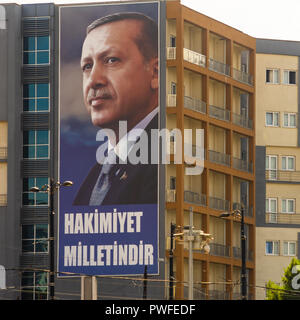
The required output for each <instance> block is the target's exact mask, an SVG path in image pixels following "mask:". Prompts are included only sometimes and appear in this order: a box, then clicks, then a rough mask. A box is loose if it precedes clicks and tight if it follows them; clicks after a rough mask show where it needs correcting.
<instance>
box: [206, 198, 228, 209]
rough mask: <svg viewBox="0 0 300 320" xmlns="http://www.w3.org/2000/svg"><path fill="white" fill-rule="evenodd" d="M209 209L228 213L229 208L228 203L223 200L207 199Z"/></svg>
mask: <svg viewBox="0 0 300 320" xmlns="http://www.w3.org/2000/svg"><path fill="white" fill-rule="evenodd" d="M209 207H210V208H211V209H215V210H222V211H228V210H229V208H230V202H229V201H228V200H225V199H220V198H215V197H209Z"/></svg>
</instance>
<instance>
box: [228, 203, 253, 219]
mask: <svg viewBox="0 0 300 320" xmlns="http://www.w3.org/2000/svg"><path fill="white" fill-rule="evenodd" d="M241 208H242V204H241V203H239V202H234V203H233V204H232V209H233V210H241ZM244 214H245V216H246V217H250V218H251V217H253V207H249V206H244Z"/></svg>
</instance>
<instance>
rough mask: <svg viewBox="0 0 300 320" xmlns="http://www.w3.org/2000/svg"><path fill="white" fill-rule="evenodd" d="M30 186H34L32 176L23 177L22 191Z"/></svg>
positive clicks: (27, 189)
mask: <svg viewBox="0 0 300 320" xmlns="http://www.w3.org/2000/svg"><path fill="white" fill-rule="evenodd" d="M32 187H35V180H34V178H24V179H23V191H29V189H30V188H32Z"/></svg>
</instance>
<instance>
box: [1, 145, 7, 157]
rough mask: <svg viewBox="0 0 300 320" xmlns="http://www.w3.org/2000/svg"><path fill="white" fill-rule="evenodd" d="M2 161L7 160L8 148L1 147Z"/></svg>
mask: <svg viewBox="0 0 300 320" xmlns="http://www.w3.org/2000/svg"><path fill="white" fill-rule="evenodd" d="M0 159H1V160H3V159H7V147H0Z"/></svg>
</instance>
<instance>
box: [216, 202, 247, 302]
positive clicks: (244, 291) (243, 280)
mask: <svg viewBox="0 0 300 320" xmlns="http://www.w3.org/2000/svg"><path fill="white" fill-rule="evenodd" d="M229 216H234V217H238V218H240V219H241V251H242V270H241V284H242V300H247V274H246V235H245V221H244V216H245V208H244V206H242V207H241V210H233V211H232V212H231V213H228V212H224V213H222V214H220V218H226V217H229Z"/></svg>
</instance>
